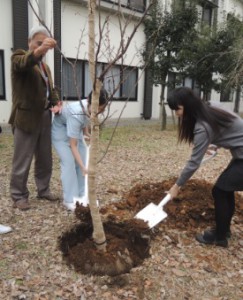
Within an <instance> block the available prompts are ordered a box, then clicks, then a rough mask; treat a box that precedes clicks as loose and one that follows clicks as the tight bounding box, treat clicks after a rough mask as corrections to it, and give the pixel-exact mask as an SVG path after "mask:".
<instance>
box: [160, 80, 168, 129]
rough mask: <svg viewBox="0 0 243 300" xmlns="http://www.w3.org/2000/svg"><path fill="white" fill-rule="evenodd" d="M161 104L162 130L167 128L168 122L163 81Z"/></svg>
mask: <svg viewBox="0 0 243 300" xmlns="http://www.w3.org/2000/svg"><path fill="white" fill-rule="evenodd" d="M160 105H161V130H165V129H166V124H167V114H166V108H165V84H163V83H162V84H161V94H160Z"/></svg>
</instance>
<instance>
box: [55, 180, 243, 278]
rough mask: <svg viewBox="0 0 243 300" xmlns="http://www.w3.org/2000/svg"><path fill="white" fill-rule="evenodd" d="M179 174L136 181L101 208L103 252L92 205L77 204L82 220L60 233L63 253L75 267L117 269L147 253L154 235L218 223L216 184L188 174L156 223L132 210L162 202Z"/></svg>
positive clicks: (121, 270) (86, 270)
mask: <svg viewBox="0 0 243 300" xmlns="http://www.w3.org/2000/svg"><path fill="white" fill-rule="evenodd" d="M174 182H175V179H174V178H173V179H170V180H167V181H163V182H160V183H147V184H145V185H136V186H135V187H133V188H132V189H131V190H130V191H129V193H127V194H126V195H124V197H123V199H122V200H121V201H119V202H116V203H110V204H109V205H106V206H104V207H102V208H101V209H100V212H101V214H102V218H103V219H104V223H103V224H104V230H105V234H106V238H107V251H106V252H100V251H98V250H97V249H96V247H95V245H94V242H93V240H92V231H93V228H92V222H91V215H90V211H89V208H84V207H83V206H80V205H78V204H77V207H76V211H75V214H76V217H77V218H78V219H79V220H80V221H81V223H80V224H79V225H77V226H76V227H75V228H73V229H72V230H71V231H69V232H66V233H64V234H63V235H62V237H60V239H59V245H60V248H61V250H62V252H63V256H64V259H65V260H66V262H67V263H68V264H69V265H72V266H73V267H74V268H75V269H76V271H78V272H81V273H85V274H87V273H90V274H97V275H105V274H106V275H111V276H114V275H118V274H122V273H126V272H129V271H130V270H131V268H133V267H135V266H137V265H139V264H140V263H141V262H142V261H143V259H144V258H146V257H148V256H149V246H150V240H151V238H153V237H154V236H155V235H158V234H163V230H157V229H158V228H160V229H161V228H164V229H165V232H166V229H167V230H168V228H174V229H177V230H178V231H180V230H183V231H187V233H188V235H193V234H194V233H195V232H196V231H198V230H199V229H201V228H205V227H208V226H212V225H213V224H214V206H213V199H212V196H211V189H212V185H211V184H209V183H208V182H206V181H202V180H190V181H189V182H188V183H187V184H186V185H185V186H184V187H183V188H182V190H181V192H180V195H179V197H178V198H177V199H174V200H173V201H170V202H169V203H167V205H166V207H165V208H164V210H165V211H166V212H167V214H168V217H167V219H165V220H164V221H163V222H161V223H160V224H158V225H157V226H156V227H155V228H154V229H151V230H150V229H149V228H148V226H147V223H144V222H143V221H140V220H137V219H135V218H134V215H135V214H136V213H137V212H138V211H140V210H141V209H142V208H144V207H145V206H146V205H147V204H149V203H150V202H153V203H155V204H158V203H159V202H160V201H161V200H162V198H163V197H164V196H165V194H166V191H168V190H169V188H170V187H171V186H172V185H173V183H174ZM240 200H241V199H240V196H239V195H238V194H237V195H236V214H237V215H238V216H240V218H239V219H242V215H243V210H242V209H243V202H242V201H240Z"/></svg>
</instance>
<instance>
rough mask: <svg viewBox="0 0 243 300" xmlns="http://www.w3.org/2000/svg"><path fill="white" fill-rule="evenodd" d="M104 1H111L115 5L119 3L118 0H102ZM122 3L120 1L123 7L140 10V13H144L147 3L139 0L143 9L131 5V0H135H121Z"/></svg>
mask: <svg viewBox="0 0 243 300" xmlns="http://www.w3.org/2000/svg"><path fill="white" fill-rule="evenodd" d="M103 1H104V2H108V3H111V4H115V5H119V0H113V1H112V0H103ZM121 2H123V3H120V5H121V7H124V8H127V9H130V10H132V11H137V12H140V13H144V12H145V9H146V5H147V1H146V0H141V2H143V9H139V8H136V7H134V6H133V4H132V3H133V2H136V0H125V1H124V0H123V1H121ZM124 2H126V4H124Z"/></svg>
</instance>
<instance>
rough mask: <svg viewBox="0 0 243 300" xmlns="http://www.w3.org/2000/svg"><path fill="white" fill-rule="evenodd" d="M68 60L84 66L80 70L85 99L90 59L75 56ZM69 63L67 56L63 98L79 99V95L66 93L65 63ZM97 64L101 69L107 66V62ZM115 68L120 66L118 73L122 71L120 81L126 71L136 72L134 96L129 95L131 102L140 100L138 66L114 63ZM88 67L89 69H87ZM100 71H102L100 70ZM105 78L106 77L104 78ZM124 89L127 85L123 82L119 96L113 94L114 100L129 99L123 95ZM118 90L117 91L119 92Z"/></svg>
mask: <svg viewBox="0 0 243 300" xmlns="http://www.w3.org/2000/svg"><path fill="white" fill-rule="evenodd" d="M68 61H71V62H72V63H73V62H75V61H76V62H78V64H79V65H80V67H81V68H82V69H81V71H80V74H82V77H81V87H80V89H81V90H80V97H81V99H85V98H87V96H88V94H87V95H86V93H87V91H86V90H87V87H88V86H89V83H88V81H89V79H88V80H87V82H86V78H88V77H87V74H86V72H87V70H88V68H87V65H88V61H87V60H82V59H79V60H76V59H73V58H68ZM65 63H66V64H68V62H67V61H66V59H65V58H63V60H62V99H63V100H66V101H75V100H79V99H78V95H77V96H69V95H65V94H64V91H63V90H64V80H65V79H64V75H65V74H64V64H65ZM97 65H98V68H100V70H101V71H103V70H104V69H105V67H106V66H107V63H100V62H97ZM114 67H115V68H119V70H120V72H117V73H120V80H119V82H120V81H122V80H123V76H124V72H125V71H126V72H127V71H128V72H129V70H130V71H131V72H135V73H133V76H135V82H134V89H135V90H134V92H133V95H134V96H133V97H129V100H128V101H129V102H136V101H138V85H137V82H138V67H131V66H125V65H117V64H116V65H114ZM86 68H87V69H86ZM99 72H100V71H99ZM104 80H105V79H104ZM124 89H125V85H124V84H123V83H121V84H120V86H119V87H118V90H117V92H118V93H119V96H117V97H116V96H112V101H127V98H128V96H129V95H128V96H125V97H124V96H123V92H124ZM117 92H116V93H117Z"/></svg>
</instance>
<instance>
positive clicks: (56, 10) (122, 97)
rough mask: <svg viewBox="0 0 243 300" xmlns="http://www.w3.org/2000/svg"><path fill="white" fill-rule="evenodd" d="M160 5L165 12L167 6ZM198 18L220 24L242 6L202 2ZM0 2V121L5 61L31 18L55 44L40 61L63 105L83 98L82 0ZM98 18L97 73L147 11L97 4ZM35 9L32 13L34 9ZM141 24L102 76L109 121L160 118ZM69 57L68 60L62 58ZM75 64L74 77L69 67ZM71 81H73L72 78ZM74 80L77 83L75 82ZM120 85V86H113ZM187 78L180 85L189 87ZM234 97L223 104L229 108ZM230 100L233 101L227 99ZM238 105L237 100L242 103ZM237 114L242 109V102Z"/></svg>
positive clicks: (6, 104)
mask: <svg viewBox="0 0 243 300" xmlns="http://www.w3.org/2000/svg"><path fill="white" fill-rule="evenodd" d="M162 1H164V7H165V9H167V8H169V7H170V1H169V0H162ZM202 2H203V3H204V5H202V6H201V7H199V12H200V11H201V16H202V18H204V19H205V20H207V21H208V22H212V20H215V19H216V20H217V22H223V21H224V20H225V19H226V18H227V15H228V13H234V14H235V15H237V16H238V17H239V18H240V19H242V18H243V3H242V2H241V1H237V0H218V1H217V3H215V2H210V1H208V0H204V1H202ZM30 3H31V5H32V6H33V7H31V5H30V4H28V1H27V0H0V7H1V10H0V19H1V22H2V26H0V36H1V40H0V123H7V121H8V118H9V115H10V110H11V80H10V57H11V54H12V51H13V50H14V49H17V48H25V49H27V42H28V41H27V40H28V32H29V30H30V28H31V27H32V26H33V25H35V24H38V23H39V20H38V18H37V16H36V15H38V16H39V17H40V18H41V20H43V21H44V22H45V24H46V25H47V27H48V28H49V29H50V30H51V32H52V33H53V36H54V38H55V39H56V40H57V42H58V47H59V49H60V50H61V51H58V50H55V51H52V52H50V53H48V55H47V56H46V57H45V60H46V62H47V63H48V64H49V66H50V67H51V69H52V72H53V77H54V80H55V85H56V86H57V87H58V88H59V91H60V95H61V97H62V99H65V101H70V100H71V101H72V100H75V99H78V98H84V97H86V96H87V95H88V93H89V92H90V90H91V81H90V77H89V65H88V8H87V0H38V1H36V0H31V1H30ZM100 3H101V4H100V6H99V7H98V13H97V16H98V15H99V16H100V19H99V21H97V23H96V24H97V26H96V33H97V35H96V42H97V43H98V41H99V36H100V34H99V30H98V29H99V22H100V24H105V26H104V29H103V34H102V42H101V45H100V46H101V47H100V51H99V55H98V59H97V61H98V72H102V70H103V69H104V68H105V67H106V66H107V64H108V63H109V62H111V61H112V59H113V58H114V57H115V56H116V53H117V50H118V48H119V46H120V40H121V28H123V29H124V28H125V27H126V30H124V35H122V39H123V40H124V41H127V40H128V39H129V37H130V36H131V34H132V32H133V28H134V26H135V24H136V23H137V22H138V21H139V18H140V17H141V16H142V14H143V12H144V9H145V7H146V5H147V4H146V0H121V1H119V3H120V5H121V10H122V13H121V12H119V9H118V7H119V5H118V1H117V0H114V1H108V0H107V1H101V2H100ZM33 8H34V11H33ZM145 42H146V41H145V35H144V32H143V24H142V25H141V26H140V27H139V28H138V29H137V30H136V32H135V34H134V37H133V39H132V42H131V44H130V46H129V47H128V49H127V51H126V53H125V55H124V56H123V58H121V59H120V60H118V61H117V63H116V64H115V65H114V66H113V67H112V69H110V71H109V72H108V74H106V76H105V78H104V86H105V88H106V89H108V90H109V91H110V92H111V91H114V89H115V88H117V89H116V91H115V94H114V100H113V102H112V104H111V107H110V116H111V118H118V117H119V115H120V113H121V111H123V113H122V118H145V119H151V118H152V119H158V118H159V115H160V106H159V101H160V100H159V99H160V87H155V86H153V85H152V84H151V82H150V80H149V76H148V74H147V73H146V72H144V71H143V70H142V68H141V67H142V66H143V61H142V59H141V55H140V54H141V49H142V48H143V47H144V45H145ZM67 59H68V60H67ZM68 61H69V62H71V63H73V64H74V63H75V62H76V63H75V70H76V71H75V77H74V72H73V68H72V65H70V63H69V62H68ZM74 78H75V79H74ZM75 81H76V82H77V84H75ZM120 82H122V83H121V84H118V83H120ZM191 84H192V82H191V81H190V79H187V80H186V81H185V85H187V86H190V85H191ZM128 97H129V101H128V102H126V100H127V98H128ZM234 97H235V95H234V94H232V98H231V99H229V100H230V101H228V102H223V103H222V104H223V106H225V107H228V108H230V109H233V100H234ZM212 99H213V100H214V101H216V102H220V94H217V93H216V92H214V91H213V92H212ZM231 100H232V101H231ZM241 102H242V101H241ZM240 110H241V111H243V105H242V103H241V107H240Z"/></svg>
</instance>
